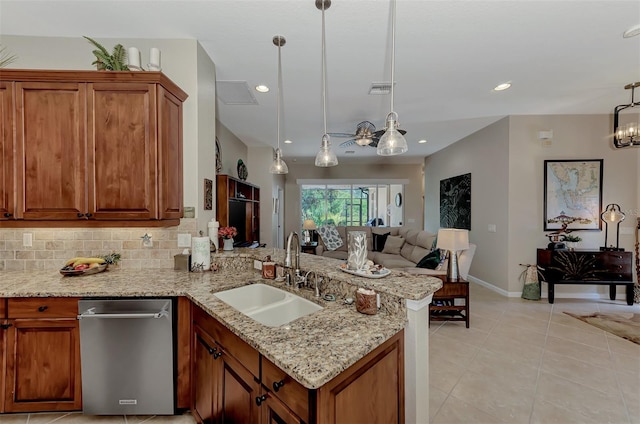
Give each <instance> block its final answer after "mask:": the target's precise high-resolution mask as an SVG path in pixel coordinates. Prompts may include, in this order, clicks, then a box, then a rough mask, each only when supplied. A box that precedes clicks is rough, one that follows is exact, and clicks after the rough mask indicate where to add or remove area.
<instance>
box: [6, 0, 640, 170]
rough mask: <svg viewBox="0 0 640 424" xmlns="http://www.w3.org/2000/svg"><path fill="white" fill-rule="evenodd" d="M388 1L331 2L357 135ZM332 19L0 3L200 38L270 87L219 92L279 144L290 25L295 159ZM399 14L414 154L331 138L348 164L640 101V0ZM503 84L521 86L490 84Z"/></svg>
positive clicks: (95, 23)
mask: <svg viewBox="0 0 640 424" xmlns="http://www.w3.org/2000/svg"><path fill="white" fill-rule="evenodd" d="M390 10H391V9H390V3H389V1H387V0H333V3H332V5H331V7H330V8H329V9H328V10H327V11H326V36H327V47H326V52H327V86H328V95H327V108H328V112H327V113H328V131H329V132H347V133H349V132H353V131H355V126H356V124H357V123H358V122H360V121H362V120H369V121H371V122H373V123H374V124H375V125H376V127H377V128H378V129H382V127H383V126H384V119H385V117H386V115H387V113H388V111H389V101H390V100H389V96H388V95H384V96H371V95H368V91H369V87H370V85H371V83H372V82H384V81H389V80H390V60H391V49H390V45H391V36H390V34H391V33H390ZM321 16H322V14H321V12H320V10H318V9H317V8H316V6H315V1H314V0H274V1H267V0H209V1H202V0H201V1H162V0H156V1H135V0H130V1H104V0H103V1H94V0H85V1H57V0H49V1H26V0H20V1H9V0H0V33H2V34H8V35H33V36H64V37H76V36H77V37H79V36H81V35H91V36H92V37H94V38H100V37H105V38H118V37H123V38H164V39H166V38H177V39H184V38H195V39H197V40H199V42H200V43H201V44H202V46H203V47H204V49H205V50H206V52H207V53H208V54H209V56H210V57H211V58H212V59H213V61H214V62H215V64H216V70H217V80H218V81H221V80H236V81H237V80H241V81H247V83H248V85H249V87H251V88H253V87H254V86H255V85H257V84H267V85H268V86H269V87H271V91H270V92H269V93H267V94H261V93H257V92H255V91H254V92H253V94H254V96H255V97H256V99H257V101H258V105H252V106H238V105H224V104H222V102H218V103H219V105H218V112H219V119H220V121H221V122H222V123H223V124H224V125H225V126H226V127H227V128H229V129H230V130H231V131H232V132H233V133H234V134H236V135H237V136H238V137H239V138H240V139H242V140H243V141H244V142H245V143H246V144H248V145H262V146H264V145H271V146H274V147H275V145H276V139H277V136H276V93H277V48H276V47H275V46H274V45H273V44H272V41H271V40H272V38H273V36H274V35H283V36H285V37H286V39H287V43H286V45H285V46H284V47H283V48H282V63H283V77H284V89H283V91H284V128H283V136H282V140H284V138H288V139H291V140H293V141H294V143H293V144H290V145H282V147H283V152H284V158H285V160H286V161H287V162H289V161H293V160H298V161H300V162H306V161H309V160H311V159H312V157H313V156H315V153H316V152H317V150H318V148H319V145H320V140H321V136H322V133H323V124H322V102H321V53H320V52H321ZM397 17H398V19H397V23H398V24H397V35H396V75H395V79H396V88H395V103H396V105H395V106H396V107H395V110H396V112H397V113H398V115H399V121H400V127H401V128H402V129H405V130H406V131H407V135H406V137H407V141H408V142H409V152H408V153H407V154H405V155H402V156H398V157H393V158H382V157H376V154H375V149H374V148H371V147H359V146H352V147H350V148H348V149H344V148H340V147H339V146H338V145H339V144H340V143H341V142H342V141H344V140H346V139H341V138H336V137H332V141H333V147H334V149H336V152H337V154H338V158H339V160H340V161H341V162H342V163H348V162H349V161H353V160H358V161H371V162H375V161H380V162H421V161H422V158H424V157H425V156H427V155H429V154H432V153H434V152H436V151H438V150H440V149H442V148H443V147H445V146H447V145H449V144H451V143H453V142H456V141H458V140H459V139H461V138H462V137H465V136H466V135H468V134H471V133H472V132H474V131H477V130H478V129H480V128H483V127H484V126H486V125H488V124H490V123H492V122H494V121H496V120H498V119H500V118H502V117H504V116H507V115H522V114H596V113H612V111H613V108H614V106H615V105H617V104H623V103H629V101H630V92H629V91H626V90H624V89H623V87H624V85H625V84H628V83H630V82H634V81H640V36H636V37H633V38H627V39H624V38H623V37H622V33H623V32H624V31H625V30H627V29H629V28H631V27H633V26H636V25H638V24H640V1H638V0H633V1H614V0H601V1H575V0H574V1H562V0H554V1H537V0H511V1H482V0H476V1H451V0H449V1H429V0H398V4H397ZM163 59H164V60H167V59H166V58H163ZM505 81H511V82H512V83H513V86H512V88H511V89H509V90H506V91H503V92H494V91H492V88H493V87H494V86H496V85H497V84H498V83H501V82H505ZM540 130H542V128H541V129H540ZM423 138H424V139H427V140H428V143H426V144H417V141H418V140H420V139H423ZM346 150H353V151H355V153H354V154H351V155H347V154H346V153H345V151H346Z"/></svg>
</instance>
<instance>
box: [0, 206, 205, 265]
mask: <svg viewBox="0 0 640 424" xmlns="http://www.w3.org/2000/svg"><path fill="white" fill-rule="evenodd" d="M196 227H197V225H196V219H195V218H183V219H182V220H180V225H179V226H177V227H170V228H17V229H14V228H11V229H0V271H20V270H26V271H29V270H50V269H60V268H62V266H63V265H64V262H65V261H66V260H67V259H70V258H73V257H76V256H97V255H103V254H107V253H111V252H114V251H115V252H119V253H120V254H121V255H122V260H121V261H120V266H121V267H122V268H123V269H173V256H174V255H176V254H178V253H181V252H182V250H183V249H184V248H182V247H180V248H179V247H178V234H187V233H188V234H191V236H195V235H196ZM25 233H30V234H32V238H33V243H32V244H33V245H32V246H31V247H24V246H23V234H25ZM145 234H151V236H152V241H153V247H144V246H143V243H142V242H143V240H142V236H144V235H145Z"/></svg>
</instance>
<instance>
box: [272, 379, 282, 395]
mask: <svg viewBox="0 0 640 424" xmlns="http://www.w3.org/2000/svg"><path fill="white" fill-rule="evenodd" d="M282 386H284V380H280V381H274V382H273V391H274V392H277V391H278V390H280V388H281V387H282Z"/></svg>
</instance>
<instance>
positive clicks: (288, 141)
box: [284, 140, 293, 144]
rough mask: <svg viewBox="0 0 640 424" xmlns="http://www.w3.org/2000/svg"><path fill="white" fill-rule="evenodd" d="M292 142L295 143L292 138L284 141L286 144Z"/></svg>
mask: <svg viewBox="0 0 640 424" xmlns="http://www.w3.org/2000/svg"><path fill="white" fill-rule="evenodd" d="M291 143H293V141H291V140H285V141H284V144H291Z"/></svg>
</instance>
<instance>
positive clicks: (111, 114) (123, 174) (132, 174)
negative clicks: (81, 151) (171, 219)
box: [88, 83, 158, 220]
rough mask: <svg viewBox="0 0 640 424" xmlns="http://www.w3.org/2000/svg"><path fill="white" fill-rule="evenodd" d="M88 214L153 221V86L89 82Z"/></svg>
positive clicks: (115, 218)
mask: <svg viewBox="0 0 640 424" xmlns="http://www.w3.org/2000/svg"><path fill="white" fill-rule="evenodd" d="M88 90H89V100H88V122H89V124H88V125H89V129H88V134H89V143H88V145H89V148H88V158H89V163H90V178H89V186H88V196H89V213H91V214H92V217H93V218H94V219H104V220H109V219H113V220H117V219H122V220H136V219H157V218H158V214H157V200H156V187H157V185H156V178H157V175H156V171H157V165H156V160H157V157H156V155H157V147H156V118H155V117H156V92H155V86H154V84H118V83H108V84H107V83H105V84H98V83H96V84H89V86H88Z"/></svg>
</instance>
